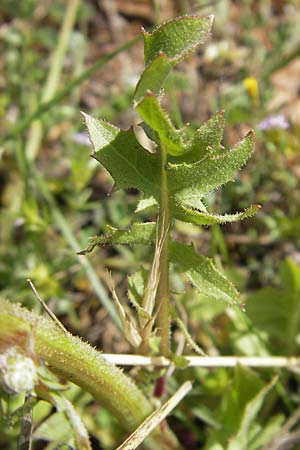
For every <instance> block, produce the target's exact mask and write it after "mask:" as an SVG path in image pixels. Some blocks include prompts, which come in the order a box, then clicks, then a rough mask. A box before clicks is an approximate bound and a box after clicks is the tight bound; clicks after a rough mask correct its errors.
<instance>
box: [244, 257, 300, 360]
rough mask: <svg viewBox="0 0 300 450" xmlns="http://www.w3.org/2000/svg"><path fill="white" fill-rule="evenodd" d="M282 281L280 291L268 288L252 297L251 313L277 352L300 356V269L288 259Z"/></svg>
mask: <svg viewBox="0 0 300 450" xmlns="http://www.w3.org/2000/svg"><path fill="white" fill-rule="evenodd" d="M279 278H280V286H279V287H277V288H272V287H266V288H263V289H261V290H259V291H256V292H255V293H253V294H251V295H249V296H248V299H247V313H248V315H249V317H250V319H251V320H252V322H253V324H254V325H255V326H256V327H257V328H258V329H259V330H260V331H261V332H263V333H265V334H267V336H268V342H269V344H270V346H271V348H272V351H273V352H275V353H276V354H279V355H282V354H283V355H294V354H298V353H299V337H300V335H299V329H300V267H299V266H297V265H296V264H295V263H294V262H293V261H292V260H291V259H286V260H285V261H283V262H282V263H281V264H280V266H279Z"/></svg>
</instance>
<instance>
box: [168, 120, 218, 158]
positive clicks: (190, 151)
mask: <svg viewBox="0 0 300 450" xmlns="http://www.w3.org/2000/svg"><path fill="white" fill-rule="evenodd" d="M224 126H225V124H224V112H223V111H219V112H217V113H216V114H214V115H213V116H212V117H211V118H210V119H209V120H208V121H207V122H205V123H204V124H203V125H202V126H201V127H200V128H198V130H196V131H195V133H194V134H193V135H192V137H191V139H190V141H189V143H188V145H187V148H186V153H185V154H184V155H183V156H182V157H179V158H176V159H175V158H174V159H173V160H172V161H171V162H174V163H177V164H178V163H180V162H185V163H195V162H198V161H201V160H202V159H203V158H205V157H206V156H207V155H208V153H210V154H212V151H213V150H214V151H216V154H217V153H218V151H220V148H221V140H222V137H223V131H224Z"/></svg>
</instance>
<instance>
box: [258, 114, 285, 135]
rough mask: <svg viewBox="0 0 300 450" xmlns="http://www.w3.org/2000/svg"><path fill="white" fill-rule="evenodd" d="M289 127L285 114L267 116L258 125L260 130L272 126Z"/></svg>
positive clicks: (268, 128)
mask: <svg viewBox="0 0 300 450" xmlns="http://www.w3.org/2000/svg"><path fill="white" fill-rule="evenodd" d="M288 127H289V123H288V121H287V120H286V118H285V117H284V115H283V114H278V115H277V116H269V117H265V118H264V119H263V120H262V121H261V122H260V123H259V124H258V125H257V128H258V129H259V130H262V131H265V130H270V129H272V128H282V129H283V130H286V129H287V128H288Z"/></svg>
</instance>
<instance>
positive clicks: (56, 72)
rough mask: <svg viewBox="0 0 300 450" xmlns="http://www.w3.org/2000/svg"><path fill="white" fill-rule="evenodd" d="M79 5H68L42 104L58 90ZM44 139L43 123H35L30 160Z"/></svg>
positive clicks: (73, 0) (76, 2)
mask: <svg viewBox="0 0 300 450" xmlns="http://www.w3.org/2000/svg"><path fill="white" fill-rule="evenodd" d="M79 4H80V0H70V1H69V3H68V7H67V10H66V14H65V16H64V20H63V23H62V27H61V30H60V33H59V37H58V43H57V46H56V48H55V50H54V52H53V54H52V57H51V60H50V71H49V75H48V77H47V80H46V84H45V86H44V89H43V92H42V96H41V101H42V103H43V102H48V101H49V100H50V99H51V98H52V97H53V95H54V94H55V91H56V89H57V85H58V82H59V78H60V75H61V71H62V68H63V62H64V57H65V54H66V51H67V47H68V43H69V40H70V35H71V32H72V30H73V27H74V24H75V20H76V15H77V11H78V7H79ZM39 119H40V117H39ZM42 137H43V128H42V122H41V121H40V120H38V121H36V122H33V123H32V126H31V129H30V131H29V137H28V141H27V144H26V154H27V155H28V158H29V159H30V160H34V159H35V157H36V156H37V154H38V151H39V147H40V143H41V140H42Z"/></svg>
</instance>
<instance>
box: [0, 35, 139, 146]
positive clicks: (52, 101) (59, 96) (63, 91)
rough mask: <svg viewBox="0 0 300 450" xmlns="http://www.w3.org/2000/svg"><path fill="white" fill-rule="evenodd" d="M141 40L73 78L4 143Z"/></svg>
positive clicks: (6, 137)
mask: <svg viewBox="0 0 300 450" xmlns="http://www.w3.org/2000/svg"><path fill="white" fill-rule="evenodd" d="M140 39H141V36H140V35H138V36H137V37H135V38H134V39H131V40H130V41H128V42H126V43H125V44H123V45H121V46H120V47H117V48H116V49H115V50H113V51H112V52H110V53H107V54H106V55H104V56H101V58H99V59H98V60H97V61H95V62H94V64H92V65H91V66H90V67H88V68H87V69H86V70H84V71H83V72H82V73H81V74H80V75H78V76H77V77H75V78H73V79H72V80H71V81H70V82H69V83H67V84H66V86H65V87H64V88H63V89H61V90H60V91H58V92H57V94H55V95H53V97H51V99H50V100H48V101H45V102H42V103H40V105H39V106H38V107H37V108H36V109H35V110H34V111H33V112H32V113H31V114H29V115H28V116H26V117H25V118H24V119H23V120H20V121H19V122H18V123H17V124H16V126H15V127H14V128H13V129H12V130H11V131H10V132H8V133H7V135H6V136H5V138H4V141H7V140H10V139H13V138H15V137H16V136H17V135H18V134H20V133H22V131H24V130H25V129H26V128H27V127H28V126H29V125H30V124H31V123H32V122H33V121H34V120H35V119H37V118H40V117H41V116H42V115H43V114H45V113H46V112H48V111H49V110H50V109H51V108H53V106H55V105H57V104H58V103H59V102H60V101H61V100H62V99H63V98H64V97H66V96H67V95H68V94H69V93H70V92H71V91H72V90H73V89H74V88H75V87H77V86H79V85H80V84H81V83H83V81H85V80H86V79H88V78H90V77H91V75H92V74H93V73H94V72H96V71H97V70H99V69H101V68H102V67H104V66H105V65H106V64H107V63H108V62H109V61H111V60H112V59H113V58H115V56H117V55H119V54H120V53H122V52H124V51H125V50H128V49H129V48H130V47H132V46H133V45H134V44H136V43H137V42H138V41H139V40H140Z"/></svg>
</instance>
